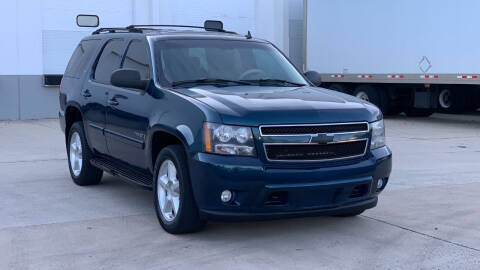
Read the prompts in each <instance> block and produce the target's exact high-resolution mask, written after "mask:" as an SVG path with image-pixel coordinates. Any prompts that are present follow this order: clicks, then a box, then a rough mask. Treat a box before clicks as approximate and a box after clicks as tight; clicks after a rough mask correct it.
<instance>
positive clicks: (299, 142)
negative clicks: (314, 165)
mask: <svg viewBox="0 0 480 270" xmlns="http://www.w3.org/2000/svg"><path fill="white" fill-rule="evenodd" d="M260 134H261V136H262V140H263V148H264V152H265V156H266V158H267V160H269V161H292V162H294V161H297V162H298V161H327V160H338V159H348V158H353V157H359V156H363V155H365V153H366V151H367V148H368V142H369V135H370V128H369V124H368V123H367V122H360V123H340V124H338V123H335V124H312V125H262V126H260Z"/></svg>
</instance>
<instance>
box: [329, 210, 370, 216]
mask: <svg viewBox="0 0 480 270" xmlns="http://www.w3.org/2000/svg"><path fill="white" fill-rule="evenodd" d="M363 212H365V209H363V210H355V211H350V212H345V213H342V214H338V215H334V217H354V216H358V215H360V214H362V213H363Z"/></svg>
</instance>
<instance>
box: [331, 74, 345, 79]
mask: <svg viewBox="0 0 480 270" xmlns="http://www.w3.org/2000/svg"><path fill="white" fill-rule="evenodd" d="M330 77H332V78H343V77H345V75H343V74H333V75H330Z"/></svg>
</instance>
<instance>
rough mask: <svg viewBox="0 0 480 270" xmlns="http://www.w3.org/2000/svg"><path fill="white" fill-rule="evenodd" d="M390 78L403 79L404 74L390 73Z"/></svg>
mask: <svg viewBox="0 0 480 270" xmlns="http://www.w3.org/2000/svg"><path fill="white" fill-rule="evenodd" d="M388 78H390V79H403V78H404V76H403V75H402V74H390V75H388Z"/></svg>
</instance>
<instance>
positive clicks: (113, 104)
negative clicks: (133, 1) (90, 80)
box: [108, 98, 119, 106]
mask: <svg viewBox="0 0 480 270" xmlns="http://www.w3.org/2000/svg"><path fill="white" fill-rule="evenodd" d="M118 104H119V103H118V100H117V99H116V98H111V99H109V100H108V105H111V106H117V105H118Z"/></svg>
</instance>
